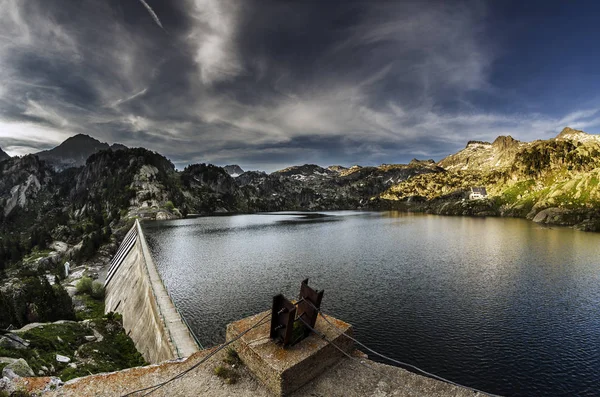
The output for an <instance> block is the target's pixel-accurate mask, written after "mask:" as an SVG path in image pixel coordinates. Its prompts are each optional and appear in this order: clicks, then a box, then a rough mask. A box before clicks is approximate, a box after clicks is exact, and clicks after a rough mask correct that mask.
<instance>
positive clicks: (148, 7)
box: [140, 0, 165, 30]
mask: <svg viewBox="0 0 600 397" xmlns="http://www.w3.org/2000/svg"><path fill="white" fill-rule="evenodd" d="M140 3H142V5H143V6H144V7H146V10H148V13H149V14H150V16H151V17H152V19H154V22H156V24H157V25H158V26H159V27H160V28H161V29H162V30H165V28H164V27H163V25H162V23H161V22H160V19H158V15H156V13H155V12H154V10H153V9H152V8H151V7H150V6H149V5H148V3H146V1H145V0H140Z"/></svg>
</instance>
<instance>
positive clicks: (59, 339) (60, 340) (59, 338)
mask: <svg viewBox="0 0 600 397" xmlns="http://www.w3.org/2000/svg"><path fill="white" fill-rule="evenodd" d="M56 340H57V341H58V342H59V343H65V341H64V340H62V338H61V337H60V336H57V337H56Z"/></svg>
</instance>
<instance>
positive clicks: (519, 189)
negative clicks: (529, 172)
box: [500, 179, 535, 204]
mask: <svg viewBox="0 0 600 397" xmlns="http://www.w3.org/2000/svg"><path fill="white" fill-rule="evenodd" d="M534 184H535V182H534V181H533V179H529V180H527V181H522V182H517V183H515V184H514V185H512V186H511V187H509V188H508V189H506V190H504V191H503V192H502V195H501V196H500V199H501V201H503V202H504V203H507V204H513V203H516V202H517V201H519V200H520V199H519V196H521V198H523V196H524V195H525V192H527V191H528V190H529V189H530V188H531V187H532V186H533V185H534Z"/></svg>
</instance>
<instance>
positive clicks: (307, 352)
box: [227, 311, 354, 396]
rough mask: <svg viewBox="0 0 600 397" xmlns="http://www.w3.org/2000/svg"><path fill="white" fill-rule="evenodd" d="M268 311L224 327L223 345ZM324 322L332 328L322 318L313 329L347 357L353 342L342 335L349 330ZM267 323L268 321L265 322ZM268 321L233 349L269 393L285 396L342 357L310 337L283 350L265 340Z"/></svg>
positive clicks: (237, 343) (313, 336)
mask: <svg viewBox="0 0 600 397" xmlns="http://www.w3.org/2000/svg"><path fill="white" fill-rule="evenodd" d="M269 313H270V311H267V312H263V313H259V314H257V315H254V316H250V317H247V318H245V319H243V320H239V321H236V322H234V323H231V324H229V325H228V326H227V341H230V340H232V339H234V338H236V337H237V336H238V335H240V334H241V333H242V332H244V331H245V330H247V329H248V328H250V327H252V326H253V325H254V324H256V323H257V322H258V321H259V320H260V319H261V318H263V317H264V316H265V315H267V314H269ZM328 319H329V320H330V321H331V322H332V323H333V324H335V326H336V327H337V329H336V328H334V327H332V326H331V325H329V324H328V323H327V322H325V321H324V320H323V319H322V318H319V319H318V320H317V323H316V325H315V329H316V330H317V331H319V332H320V333H321V334H323V335H325V336H326V338H327V339H328V340H329V341H332V342H333V343H334V344H335V345H336V346H338V347H340V348H341V349H342V350H344V351H345V352H347V353H348V354H351V353H352V351H353V350H354V348H353V342H352V340H350V339H349V338H346V337H345V336H344V335H343V334H342V331H343V333H344V334H347V335H352V326H351V325H350V324H348V323H345V322H343V321H341V320H337V319H335V318H333V317H330V316H329V317H328ZM267 320H270V317H268V318H267ZM269 326H270V321H266V322H265V323H264V324H263V325H261V326H259V327H257V328H255V329H254V330H252V331H250V332H248V333H247V334H246V335H244V336H243V337H242V338H240V339H239V340H238V341H236V342H235V343H234V347H235V349H236V351H237V353H238V355H239V356H240V358H241V359H242V361H243V362H244V364H246V366H247V367H248V369H250V371H251V372H252V373H253V374H254V376H255V377H256V378H257V379H258V380H260V381H261V382H262V383H263V384H264V385H265V386H266V387H267V388H268V389H269V390H270V391H271V392H273V393H274V394H275V395H278V396H287V395H290V394H291V393H292V392H294V391H296V390H297V389H299V388H300V387H302V386H303V385H305V384H306V383H308V382H310V381H311V380H313V379H314V378H315V377H317V376H319V375H320V374H323V373H324V372H326V370H327V368H329V367H331V366H332V365H334V364H335V363H336V362H337V361H338V360H339V359H340V358H342V357H343V356H344V355H343V353H342V352H340V351H339V350H338V349H336V348H335V346H333V345H332V344H330V343H329V342H327V341H326V340H324V339H323V338H321V337H319V336H318V335H315V334H314V333H312V334H311V335H310V336H308V337H307V338H306V339H304V340H302V341H300V342H298V343H297V344H295V345H293V346H290V347H287V348H285V349H284V348H283V347H282V346H281V344H279V343H276V342H275V341H273V340H271V339H270V338H269Z"/></svg>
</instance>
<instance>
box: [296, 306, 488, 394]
mask: <svg viewBox="0 0 600 397" xmlns="http://www.w3.org/2000/svg"><path fill="white" fill-rule="evenodd" d="M306 302H308V304H309V305H311V306H312V307H313V308H314V309H315V310H317V311H318V312H319V315H320V316H321V317H322V318H323V319H324V320H325V321H326V322H327V324H329V325H331V326H332V327H333V328H335V329H336V330H338V331H339V332H340V334H341V335H344V336H345V337H346V338H349V339H351V340H352V341H354V342H356V343H357V344H359V345H360V346H362V347H364V348H365V349H366V350H368V351H370V352H371V353H373V354H375V355H377V356H379V357H381V358H383V359H386V360H388V361H391V362H393V363H395V364H398V365H401V366H405V367H409V368H412V369H414V370H415V371H418V372H420V373H422V374H424V375H427V376H429V377H431V378H434V379H437V380H440V381H442V382H446V383H450V384H451V385H454V386H458V387H463V388H465V389H469V390H471V391H474V392H477V393H481V394H485V395H486V396H490V397H500V396H498V395H497V394H492V393H488V392H485V391H483V390H479V389H475V388H473V387H469V386H465V385H461V384H459V383H456V382H453V381H451V380H448V379H446V378H442V377H441V376H438V375H435V374H432V373H431V372H427V371H425V370H423V369H421V368H419V367H416V366H414V365H412V364H409V363H405V362H402V361H398V360H395V359H393V358H391V357H388V356H386V355H384V354H381V353H379V352H377V351H375V350H373V349H371V348H370V347H368V346H366V345H364V344H363V343H361V342H360V341H358V340H357V339H355V338H353V337H352V336H350V335H347V334H346V333H344V332H343V331H342V330H341V329H339V328H338V327H337V326H336V325H335V324H333V323H332V322H331V321H329V319H328V318H327V317H326V316H325V314H323V312H322V311H321V310H320V309H319V308H317V307H316V306H315V305H313V304H312V302H310V301H308V300H307V301H306Z"/></svg>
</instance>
